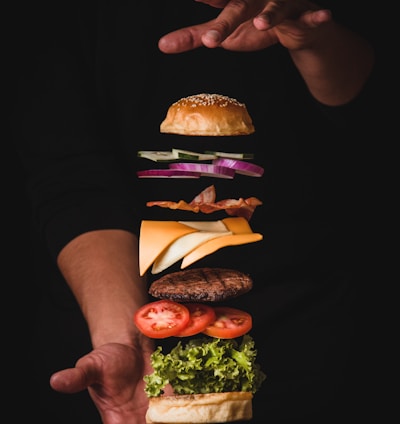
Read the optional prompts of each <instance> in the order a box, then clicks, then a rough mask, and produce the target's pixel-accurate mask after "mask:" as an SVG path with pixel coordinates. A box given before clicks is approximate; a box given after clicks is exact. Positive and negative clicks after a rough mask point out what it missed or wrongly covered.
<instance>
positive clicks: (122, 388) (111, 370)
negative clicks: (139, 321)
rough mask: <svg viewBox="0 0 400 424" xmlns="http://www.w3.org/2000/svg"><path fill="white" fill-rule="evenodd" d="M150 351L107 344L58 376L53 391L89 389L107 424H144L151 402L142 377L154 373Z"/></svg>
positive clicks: (71, 391)
mask: <svg viewBox="0 0 400 424" xmlns="http://www.w3.org/2000/svg"><path fill="white" fill-rule="evenodd" d="M151 353H152V350H151V346H150V345H149V349H148V350H140V349H139V348H136V347H132V346H127V345H123V344H118V343H108V344H105V345H103V346H100V347H98V348H96V349H94V350H93V351H92V352H90V353H89V354H87V355H85V356H83V357H82V358H80V359H79V360H78V361H77V363H76V365H75V368H69V369H65V370H62V371H59V372H56V373H55V374H53V375H52V376H51V379H50V385H51V387H52V388H53V389H54V390H56V391H59V392H62V393H77V392H80V391H82V390H85V389H88V391H89V394H90V397H91V398H92V400H93V402H94V404H95V405H96V407H97V409H98V411H99V413H100V416H101V418H102V422H103V423H104V424H121V423H124V424H144V423H145V422H146V421H145V414H146V411H147V407H148V398H147V395H146V394H145V392H144V387H145V383H144V381H143V376H144V375H145V374H149V373H151V372H152V369H151V365H150V355H151Z"/></svg>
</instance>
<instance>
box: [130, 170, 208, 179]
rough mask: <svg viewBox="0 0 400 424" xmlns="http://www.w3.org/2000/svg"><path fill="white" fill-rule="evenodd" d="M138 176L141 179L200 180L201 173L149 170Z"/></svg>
mask: <svg viewBox="0 0 400 424" xmlns="http://www.w3.org/2000/svg"><path fill="white" fill-rule="evenodd" d="M136 174H137V176H138V177H139V178H200V172H192V171H186V170H182V169H147V170H145V171H138V172H137V173H136Z"/></svg>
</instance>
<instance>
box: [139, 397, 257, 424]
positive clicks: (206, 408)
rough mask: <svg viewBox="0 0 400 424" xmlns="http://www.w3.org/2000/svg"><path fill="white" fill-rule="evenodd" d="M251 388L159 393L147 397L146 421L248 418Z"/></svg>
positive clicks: (163, 423)
mask: <svg viewBox="0 0 400 424" xmlns="http://www.w3.org/2000/svg"><path fill="white" fill-rule="evenodd" d="M252 399H253V394H252V393H251V392H227V393H206V394H196V395H173V396H159V397H152V398H150V399H149V408H148V410H147V414H146V422H147V424H172V423H174V424H178V423H179V424H182V423H185V424H195V423H196V424H197V423H224V422H230V421H243V420H250V419H251V418H252V416H253V411H252Z"/></svg>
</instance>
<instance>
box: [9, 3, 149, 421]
mask: <svg viewBox="0 0 400 424" xmlns="http://www.w3.org/2000/svg"><path fill="white" fill-rule="evenodd" d="M83 6H84V5H82V7H83ZM37 7H39V6H37ZM54 7H55V8H57V7H58V5H56V4H55V5H54ZM65 9H66V10H65V11H64V10H63V11H62V14H59V13H57V15H56V14H55V12H54V15H55V16H57V18H60V17H62V16H64V15H65V19H64V20H63V19H52V20H49V19H48V18H47V16H48V15H47V14H46V13H44V14H43V15H41V14H39V15H40V16H43V19H46V22H45V23H44V24H45V25H43V26H40V25H38V22H37V21H35V20H32V22H34V23H35V25H38V28H39V30H37V31H32V37H31V38H28V39H27V40H28V41H27V43H28V46H27V48H26V54H24V55H21V61H23V64H22V66H20V67H19V69H18V71H19V72H20V73H21V76H18V85H16V86H17V87H18V93H15V94H16V95H15V110H16V113H15V125H14V132H15V140H16V144H17V149H18V151H19V154H20V157H21V159H22V163H23V165H24V171H25V173H26V176H27V178H26V186H27V193H28V196H29V200H30V202H31V204H30V206H31V210H32V222H33V225H34V234H35V235H36V234H37V235H38V239H39V243H38V245H35V246H34V249H35V250H36V249H37V250H40V249H41V246H42V244H43V245H44V246H45V248H46V251H45V252H43V254H44V257H45V262H46V266H47V265H49V264H51V261H53V262H54V263H55V264H57V265H58V266H59V270H60V271H61V273H62V274H63V276H64V280H65V283H66V285H67V286H68V287H69V289H70V290H71V291H72V293H73V294H74V296H75V299H76V302H77V303H78V304H79V306H80V307H81V308H82V313H83V315H84V317H85V319H86V323H87V326H88V328H89V330H90V336H91V341H92V345H93V349H92V350H88V351H87V354H86V355H85V356H82V357H80V358H79V357H76V358H75V357H74V356H73V353H69V352H66V353H65V356H66V357H67V358H68V361H70V362H67V363H68V364H70V365H68V366H70V367H71V368H67V369H62V368H64V365H62V364H63V358H62V356H63V353H62V352H60V351H58V352H59V353H58V354H59V356H60V357H59V358H58V357H57V358H55V359H54V363H55V364H60V366H59V368H52V369H51V371H57V370H58V369H62V370H61V371H58V372H56V373H55V374H54V375H53V376H52V377H51V380H50V384H51V387H52V388H53V389H55V390H57V391H60V392H63V393H76V392H80V391H83V390H86V389H88V391H89V393H90V396H91V398H92V400H93V402H94V403H95V405H96V407H97V409H98V411H99V413H100V415H101V417H102V421H103V422H104V424H119V423H135V424H139V423H140V424H143V423H144V422H145V419H144V414H145V411H146V408H147V396H146V395H145V393H144V390H143V389H144V385H143V380H142V378H143V375H144V374H145V373H147V372H148V371H149V370H148V367H149V357H150V353H151V350H152V344H151V342H150V340H148V339H146V338H144V337H142V336H140V335H139V334H138V332H137V331H136V328H135V327H134V324H133V314H134V312H135V308H137V307H138V306H139V305H141V304H142V303H143V302H144V301H145V297H146V288H145V284H144V281H143V279H142V278H140V277H139V274H138V270H137V266H138V252H137V234H138V218H137V215H136V213H135V211H136V208H135V204H134V201H133V196H131V194H132V192H133V191H134V189H133V188H132V187H131V181H130V180H129V179H127V178H125V172H126V169H125V166H124V165H125V162H124V160H123V156H124V151H123V149H122V147H121V146H119V145H118V140H116V137H110V136H109V135H110V134H115V131H114V132H111V131H112V130H111V131H110V129H109V126H108V124H109V122H110V121H112V118H110V119H104V116H105V115H106V114H105V113H104V111H103V110H102V106H101V105H100V100H99V98H98V97H97V95H96V92H95V89H94V84H95V83H94V78H93V73H92V72H93V69H94V68H93V67H92V66H93V65H92V62H91V60H92V57H91V54H92V51H93V50H91V44H90V40H86V39H85V40H83V41H84V43H82V40H81V39H80V38H79V37H80V36H81V34H85V32H84V31H81V26H80V22H76V17H77V16H78V14H76V13H75V12H76V9H75V8H72V7H71V8H65ZM57 11H58V9H57ZM68 12H70V15H68ZM45 16H46V18H44V17H45ZM39 22H40V21H39ZM49 27H50V28H49ZM35 29H36V28H35ZM83 29H85V28H83ZM40 30H42V33H43V36H42V34H40V35H38V32H40ZM24 31H26V33H28V31H27V30H25V29H24ZM87 32H88V34H90V36H92V37H95V36H96V33H95V32H91V31H89V30H88V31H87ZM48 34H51V37H48ZM82 46H84V47H85V48H86V49H87V50H84V49H83V48H82ZM109 116H110V115H107V117H109ZM110 125H111V124H110ZM121 152H122V153H121ZM128 175H129V174H128ZM131 189H132V191H131ZM35 241H36V239H35ZM40 254H42V252H41V251H40ZM51 265H53V264H51ZM50 269H51V268H50ZM44 274H45V277H46V276H47V270H46V272H44ZM41 277H42V276H41ZM32 278H33V277H32ZM47 284H48V285H50V286H51V288H50V292H51V293H53V290H54V291H56V292H57V286H58V285H63V284H64V281H63V280H61V279H58V278H54V279H51V281H48V282H45V284H44V286H46V285H47ZM60 292H61V293H62V294H60V296H65V294H64V293H65V290H61V291H60ZM46 294H48V293H47V292H46ZM50 297H51V296H50ZM68 299H69V298H68ZM51 301H52V307H53V308H52V309H51V310H50V311H46V312H48V315H46V319H48V320H51V319H53V316H52V315H51V314H52V313H53V311H57V313H60V314H61V315H62V313H63V310H62V309H61V310H60V304H62V305H64V303H65V299H64V298H59V297H57V299H55V300H54V299H53V298H52V299H51ZM58 302H60V303H58ZM77 322H80V321H71V323H70V324H69V323H68V324H69V331H70V333H71V334H75V331H76V333H80V331H81V330H80V329H78V328H75V327H74V326H75V325H77ZM85 330H86V328H83V330H82V331H85ZM50 336H51V335H50ZM60 337H62V335H61V336H60ZM50 339H51V337H50ZM50 343H52V342H50ZM75 343H76V344H78V343H81V341H80V339H78V338H77V340H76V342H75ZM74 348H75V346H71V347H70V349H71V351H74ZM68 349H69V348H66V349H65V350H68ZM76 350H78V351H80V350H82V349H76ZM55 351H56V350H55ZM75 360H76V363H74V361H75ZM40 378H41V377H40ZM43 378H45V379H47V374H44V377H43ZM47 401H48V398H45V399H44V401H43V402H44V403H45V402H47ZM64 412H65V411H60V414H64ZM83 413H84V412H83Z"/></svg>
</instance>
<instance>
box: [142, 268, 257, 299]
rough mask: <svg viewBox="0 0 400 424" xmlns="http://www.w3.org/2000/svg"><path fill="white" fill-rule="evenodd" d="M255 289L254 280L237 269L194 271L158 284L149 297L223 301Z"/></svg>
mask: <svg viewBox="0 0 400 424" xmlns="http://www.w3.org/2000/svg"><path fill="white" fill-rule="evenodd" d="M252 287H253V281H252V279H251V278H250V277H249V276H248V275H247V274H244V273H242V272H240V271H237V270H234V269H225V268H192V269H187V270H183V271H178V272H172V273H170V274H166V275H164V276H163V277H161V278H159V279H158V280H156V281H154V282H153V283H152V284H151V286H150V289H149V294H151V295H152V296H153V297H156V298H159V299H169V300H174V301H176V302H219V301H223V300H226V299H231V298H234V297H237V296H240V295H242V294H244V293H247V292H248V291H249V290H251V288H252Z"/></svg>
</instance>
